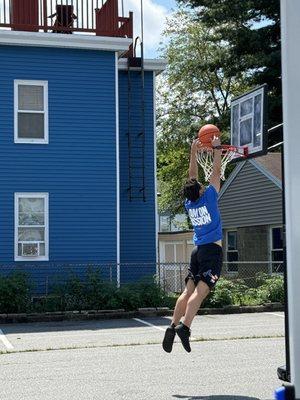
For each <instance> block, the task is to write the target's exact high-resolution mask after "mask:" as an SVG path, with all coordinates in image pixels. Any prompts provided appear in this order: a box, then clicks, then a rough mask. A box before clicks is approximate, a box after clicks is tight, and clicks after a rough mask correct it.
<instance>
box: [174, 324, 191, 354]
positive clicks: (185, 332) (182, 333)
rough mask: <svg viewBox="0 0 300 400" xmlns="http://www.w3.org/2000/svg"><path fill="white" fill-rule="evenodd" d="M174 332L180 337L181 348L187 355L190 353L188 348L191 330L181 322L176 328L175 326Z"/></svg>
mask: <svg viewBox="0 0 300 400" xmlns="http://www.w3.org/2000/svg"><path fill="white" fill-rule="evenodd" d="M175 331H176V333H177V335H178V336H179V337H180V340H181V343H182V346H183V348H184V350H185V351H187V352H188V353H190V352H191V346H190V336H191V330H190V328H189V327H188V326H186V325H184V324H183V323H182V322H180V324H179V325H178V326H176V328H175Z"/></svg>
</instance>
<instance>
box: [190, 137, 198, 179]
mask: <svg viewBox="0 0 300 400" xmlns="http://www.w3.org/2000/svg"><path fill="white" fill-rule="evenodd" d="M198 144H199V140H198V139H196V140H194V141H193V143H192V146H191V155H190V167H189V178H190V179H197V180H198V164H197V148H198Z"/></svg>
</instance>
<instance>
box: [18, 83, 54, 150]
mask: <svg viewBox="0 0 300 400" xmlns="http://www.w3.org/2000/svg"><path fill="white" fill-rule="evenodd" d="M14 92H15V93H14V114H15V118H14V119H15V121H14V125H15V126H14V131H15V143H30V144H46V143H48V83H47V82H46V81H20V80H15V84H14Z"/></svg>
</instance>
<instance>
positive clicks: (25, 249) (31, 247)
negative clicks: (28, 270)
mask: <svg viewBox="0 0 300 400" xmlns="http://www.w3.org/2000/svg"><path fill="white" fill-rule="evenodd" d="M38 256H39V242H30V243H22V257H38Z"/></svg>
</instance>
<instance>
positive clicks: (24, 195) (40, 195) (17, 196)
mask: <svg viewBox="0 0 300 400" xmlns="http://www.w3.org/2000/svg"><path fill="white" fill-rule="evenodd" d="M28 197H29V198H32V197H34V198H42V199H44V205H45V210H44V212H45V255H44V256H36V257H24V256H19V255H18V243H19V242H18V228H19V199H20V198H28ZM15 261H49V194H48V193H38V192H37V193H35V192H34V193H29V192H28V193H26V192H23V193H15Z"/></svg>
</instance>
